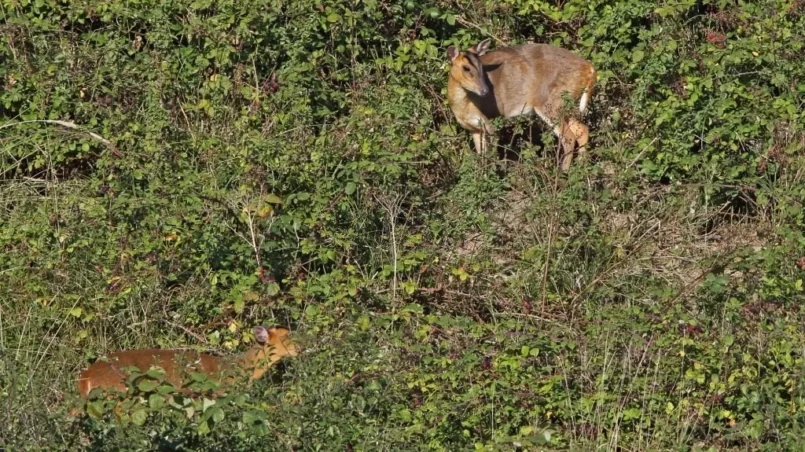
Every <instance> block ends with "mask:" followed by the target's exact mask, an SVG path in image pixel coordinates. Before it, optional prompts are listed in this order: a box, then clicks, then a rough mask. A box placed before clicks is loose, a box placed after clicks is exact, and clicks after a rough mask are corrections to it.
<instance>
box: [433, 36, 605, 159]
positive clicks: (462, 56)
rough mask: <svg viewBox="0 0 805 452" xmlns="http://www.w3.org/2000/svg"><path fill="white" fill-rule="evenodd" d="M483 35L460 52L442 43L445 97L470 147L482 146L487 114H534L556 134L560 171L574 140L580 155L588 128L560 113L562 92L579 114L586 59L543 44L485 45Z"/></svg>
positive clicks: (490, 130) (586, 84) (488, 131)
mask: <svg viewBox="0 0 805 452" xmlns="http://www.w3.org/2000/svg"><path fill="white" fill-rule="evenodd" d="M489 42H490V40H489V39H486V40H484V41H481V42H480V43H478V44H477V45H475V46H473V47H470V48H469V49H467V50H465V51H459V50H458V49H456V47H455V46H450V47H448V48H447V55H448V57H449V58H450V63H451V68H450V76H449V77H450V78H449V80H448V82H447V97H448V100H449V101H450V108H451V110H452V111H453V114H454V115H455V116H456V119H457V120H458V123H459V124H460V125H461V126H462V127H464V128H465V129H467V130H469V131H470V132H471V133H472V138H473V141H474V142H475V150H476V151H478V153H482V152H484V151H485V150H486V145H487V139H488V138H489V137H491V136H492V135H494V133H495V129H494V127H493V126H492V123H491V122H490V119H492V118H496V117H500V116H503V117H506V118H511V117H514V116H520V115H531V114H533V113H536V114H537V116H539V117H540V118H542V120H543V121H545V122H546V123H547V124H548V125H549V126H551V127H552V128H553V132H554V133H555V134H556V135H557V136H558V137H559V140H560V142H561V145H562V150H563V154H564V155H563V158H562V170H563V171H567V170H568V169H569V168H570V165H571V163H572V162H573V152H574V148H575V147H576V145H578V153H579V154H582V153H583V152H584V151H585V150H586V149H585V146H587V142H588V141H589V129H588V127H587V126H586V125H585V124H584V123H582V122H581V121H580V120H579V119H577V118H576V117H573V116H572V115H567V114H565V111H564V110H565V108H564V107H565V100H564V97H565V96H567V97H568V98H569V99H570V100H571V101H572V102H573V103H574V105H575V103H576V102H578V112H579V113H584V112H585V111H586V110H587V107H588V105H589V103H590V96H591V95H592V92H593V87H594V85H595V81H596V71H595V69H594V68H593V66H592V64H590V63H589V62H588V61H587V60H585V59H583V58H581V57H579V56H577V55H575V54H573V53H571V52H570V51H568V50H565V49H562V48H559V47H554V46H551V45H548V44H534V43H528V44H522V45H518V46H513V47H503V48H500V49H497V50H495V51H494V52H489V53H487V50H489Z"/></svg>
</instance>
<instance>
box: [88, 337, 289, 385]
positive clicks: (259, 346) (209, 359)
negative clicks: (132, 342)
mask: <svg viewBox="0 0 805 452" xmlns="http://www.w3.org/2000/svg"><path fill="white" fill-rule="evenodd" d="M288 333H289V331H288V330H287V329H285V328H271V329H267V328H266V327H264V326H257V327H255V328H254V336H255V338H256V339H257V343H256V344H255V345H254V346H252V348H251V349H249V350H248V351H246V352H245V353H244V354H242V355H239V356H236V357H231V358H229V359H225V358H219V357H215V356H212V355H209V354H206V353H197V352H194V351H191V350H159V349H149V350H125V351H120V352H116V353H111V354H110V355H109V356H108V358H109V359H108V360H98V361H95V362H94V363H93V364H92V365H91V366H89V368H87V369H86V370H85V371H84V372H82V373H81V375H80V377H79V379H78V392H79V393H80V394H81V396H82V397H83V398H85V399H86V398H88V397H89V393H90V392H91V391H92V390H93V389H96V388H100V389H102V390H104V391H108V390H110V389H115V390H117V391H120V392H125V391H126V389H127V387H128V386H127V382H128V376H129V375H128V373H127V372H126V369H127V368H132V367H133V368H136V369H138V370H139V371H140V372H143V373H145V372H147V371H148V370H149V369H150V368H151V367H152V366H155V367H160V368H162V370H164V372H165V380H166V381H167V382H169V383H171V384H172V385H173V386H174V387H176V388H177V389H179V390H184V389H185V388H183V382H184V379H185V377H186V376H187V375H188V374H189V373H191V372H200V373H204V374H207V375H208V376H209V377H211V378H213V379H216V380H219V379H220V380H223V381H222V382H223V383H232V382H233V381H234V380H235V378H236V377H244V378H245V377H248V381H249V382H250V383H251V382H252V381H254V380H257V379H258V378H260V377H262V376H263V374H264V373H266V371H267V370H268V369H269V368H270V367H271V366H272V365H273V364H274V363H276V362H277V361H279V360H280V359H281V358H282V357H284V356H296V355H297V353H298V351H297V347H296V345H295V344H294V343H292V342H291V341H290V339H289V338H288ZM185 392H187V391H185Z"/></svg>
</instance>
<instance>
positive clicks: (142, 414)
mask: <svg viewBox="0 0 805 452" xmlns="http://www.w3.org/2000/svg"><path fill="white" fill-rule="evenodd" d="M146 419H148V412H146V411H145V410H143V409H139V410H137V411H135V412H134V413H131V422H133V423H134V425H137V426H140V425H143V424H145V421H146Z"/></svg>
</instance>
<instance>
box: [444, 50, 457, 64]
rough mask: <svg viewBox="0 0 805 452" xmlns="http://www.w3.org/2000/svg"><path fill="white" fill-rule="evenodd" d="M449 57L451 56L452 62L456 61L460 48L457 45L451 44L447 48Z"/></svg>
mask: <svg viewBox="0 0 805 452" xmlns="http://www.w3.org/2000/svg"><path fill="white" fill-rule="evenodd" d="M447 57H448V58H450V62H451V63H452V62H453V61H455V59H456V57H458V49H457V48H456V46H450V47H448V48H447Z"/></svg>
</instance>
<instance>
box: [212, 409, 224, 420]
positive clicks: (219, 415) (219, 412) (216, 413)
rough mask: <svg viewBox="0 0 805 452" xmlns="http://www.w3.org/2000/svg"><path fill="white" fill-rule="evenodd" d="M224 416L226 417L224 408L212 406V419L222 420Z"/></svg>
mask: <svg viewBox="0 0 805 452" xmlns="http://www.w3.org/2000/svg"><path fill="white" fill-rule="evenodd" d="M224 417H226V414H225V413H224V410H223V409H221V407H215V408H213V410H212V420H213V421H215V422H222V421H223V420H224Z"/></svg>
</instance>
